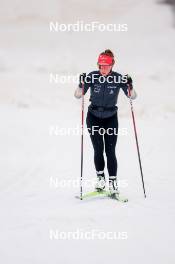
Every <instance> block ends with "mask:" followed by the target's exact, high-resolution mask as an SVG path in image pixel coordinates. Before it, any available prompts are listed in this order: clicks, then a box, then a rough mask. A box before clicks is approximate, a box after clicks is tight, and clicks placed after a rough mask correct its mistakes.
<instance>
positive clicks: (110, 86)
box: [79, 71, 128, 118]
mask: <svg viewBox="0 0 175 264" xmlns="http://www.w3.org/2000/svg"><path fill="white" fill-rule="evenodd" d="M93 76H94V79H93ZM107 77H108V78H107ZM79 87H80V88H82V84H80V85H79ZM89 88H90V102H91V104H90V105H89V107H88V110H89V111H90V112H91V113H92V114H93V115H95V116H96V117H99V118H108V117H111V116H113V115H114V114H115V113H116V112H117V106H116V104H117V99H118V95H119V91H120V89H122V90H123V92H124V93H125V95H126V96H127V95H128V86H127V82H126V81H125V82H124V81H123V79H122V75H121V74H119V73H117V72H114V71H112V72H111V73H110V74H109V75H108V76H106V77H104V76H102V75H101V74H100V72H99V71H93V72H90V73H89V74H88V77H87V78H86V80H85V84H84V94H86V92H87V91H88V89H89Z"/></svg>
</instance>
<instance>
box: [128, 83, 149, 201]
mask: <svg viewBox="0 0 175 264" xmlns="http://www.w3.org/2000/svg"><path fill="white" fill-rule="evenodd" d="M128 94H129V100H130V106H131V114H132V121H133V126H134V134H135V140H136V147H137V154H138V160H139V167H140V173H141V179H142V185H143V192H144V197H145V198H146V192H145V184H144V180H143V170H142V163H141V157H140V150H139V143H138V137H137V129H136V122H135V115H134V108H133V104H132V99H131V87H130V85H129V84H128Z"/></svg>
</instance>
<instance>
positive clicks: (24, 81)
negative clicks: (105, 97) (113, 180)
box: [0, 0, 175, 264]
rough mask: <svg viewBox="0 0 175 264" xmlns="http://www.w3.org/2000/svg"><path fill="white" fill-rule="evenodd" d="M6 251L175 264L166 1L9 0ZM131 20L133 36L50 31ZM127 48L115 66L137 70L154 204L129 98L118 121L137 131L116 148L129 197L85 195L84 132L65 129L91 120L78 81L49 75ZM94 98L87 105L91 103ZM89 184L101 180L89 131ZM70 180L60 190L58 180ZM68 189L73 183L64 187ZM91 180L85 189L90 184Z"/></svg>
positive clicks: (174, 60)
mask: <svg viewBox="0 0 175 264" xmlns="http://www.w3.org/2000/svg"><path fill="white" fill-rule="evenodd" d="M1 2H2V3H1V6H2V8H1V10H0V14H1V18H0V21H1V24H0V32H1V41H0V120H1V122H0V126H1V128H0V146H1V148H0V156H1V166H0V176H1V177H0V206H1V217H0V234H1V235H0V242H1V243H0V256H1V263H3V264H12V263H13V264H14V263H15V264H24V263H25V264H35V263H36V264H40V263H42V264H45V263H46V264H49V263H53V264H58V263H66V264H69V263H83V264H86V263H94V264H95V263H101V264H102V263H108V262H116V263H121V264H125V263H143V264H145V263H146V264H147V263H150V264H155V263H159V264H165V263H169V264H173V263H175V253H174V243H175V238H174V216H175V208H174V185H175V179H174V174H175V170H174V164H173V162H174V149H175V140H174V132H175V124H174V120H175V119H174V115H175V105H174V96H175V90H174V83H175V74H174V73H175V70H174V69H175V54H174V45H175V35H174V28H173V17H172V12H171V9H170V7H169V6H168V5H163V4H159V3H158V1H157V2H156V1H153V0H148V1H138V0H132V1H131V0H125V1H119V0H117V1H114V0H109V1H102V2H100V3H99V2H94V1H92V0H90V1H88V2H87V1H85V2H82V1H80V0H70V1H64V2H63V1H59V0H58V1H56V0H52V1H44V3H43V2H42V1H39V0H38V1H24V0H23V1H19V0H18V1H17V0H14V1H13V2H11V1H9V0H6V1H1ZM77 20H83V21H85V22H89V21H92V20H95V21H100V22H102V23H112V22H113V23H127V24H128V29H129V30H128V32H118V33H108V32H105V33H99V32H96V33H72V32H71V33H53V32H52V33H51V32H49V22H50V21H61V22H62V23H71V22H72V23H73V22H74V23H75V22H76V21H77ZM105 48H111V49H112V50H114V52H115V53H116V57H117V65H116V68H115V69H116V70H118V71H119V72H121V73H126V72H127V73H130V74H131V75H132V76H133V79H134V86H135V89H136V91H137V93H138V99H137V100H136V101H134V110H135V115H136V122H137V130H138V136H139V143H140V151H141V157H142V165H143V172H144V179H145V185H146V192H147V199H144V197H143V191H142V185H141V178H140V172H139V166H138V159H137V153H136V146H135V140H134V134H133V126H132V120H131V113H130V106H129V102H128V99H127V98H126V97H125V96H124V95H123V94H122V92H121V94H120V99H119V104H118V105H119V123H120V127H121V128H126V129H127V132H128V135H127V136H120V137H119V139H118V145H117V149H116V153H117V157H118V163H119V170H118V178H119V180H120V181H121V182H123V183H127V184H126V187H124V186H121V193H122V194H123V195H126V196H127V197H128V198H129V203H127V204H122V203H118V202H115V201H113V200H109V199H93V200H86V201H79V200H78V199H75V198H74V196H75V195H77V194H79V186H78V184H77V182H78V181H79V177H80V136H76V135H69V136H60V135H56V134H54V133H53V130H52V129H53V128H55V127H58V128H59V127H66V128H69V127H72V128H73V127H76V126H79V125H80V119H81V116H80V110H81V101H78V100H76V99H75V98H74V97H73V93H74V90H75V88H76V84H64V85H63V84H59V83H58V84H54V83H50V82H49V76H50V73H58V74H60V75H61V74H63V75H66V74H77V73H80V72H88V71H91V70H93V69H95V67H96V58H97V55H98V54H99V52H101V51H103V50H104V49H105ZM88 96H89V94H87V96H86V100H85V109H86V110H87V105H88ZM84 159H85V161H84V182H85V183H86V182H87V181H88V180H94V179H95V170H94V166H93V149H92V146H91V143H90V139H89V136H88V135H87V136H85V152H84ZM56 181H57V183H59V184H58V186H57V187H56V186H54V184H53V183H54V182H56ZM64 183H65V184H66V186H63V184H64ZM91 189H92V187H90V186H87V185H85V186H84V189H83V190H84V191H88V190H91ZM77 230H80V231H82V232H83V233H85V232H87V231H88V232H92V231H93V230H96V231H97V232H109V231H111V232H121V233H122V232H126V233H127V239H118V240H114V239H113V240H107V239H106V240H103V239H94V240H93V239H90V240H88V239H79V240H78V239H77V240H76V239H70V240H59V239H54V238H53V239H51V237H50V234H51V231H53V232H55V231H60V232H75V231H77Z"/></svg>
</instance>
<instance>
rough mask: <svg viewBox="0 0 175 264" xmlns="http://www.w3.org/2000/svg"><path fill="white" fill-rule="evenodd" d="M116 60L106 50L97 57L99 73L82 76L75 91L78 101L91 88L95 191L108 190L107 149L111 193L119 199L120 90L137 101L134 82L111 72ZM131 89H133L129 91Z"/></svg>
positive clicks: (88, 115)
mask: <svg viewBox="0 0 175 264" xmlns="http://www.w3.org/2000/svg"><path fill="white" fill-rule="evenodd" d="M114 63H115V60H114V55H113V53H112V51H110V50H105V51H104V52H102V53H101V54H100V55H99V57H98V62H97V65H98V68H99V70H98V71H93V72H90V73H89V74H88V75H87V76H86V74H85V73H83V74H81V75H80V84H79V87H78V88H77V89H76V91H75V97H76V98H81V97H82V84H83V85H84V94H86V92H87V91H88V89H89V88H90V102H91V104H90V105H89V107H88V113H87V118H86V123H87V128H88V131H89V134H90V138H91V141H92V145H93V148H94V163H95V169H96V173H97V183H96V190H97V191H101V190H104V189H105V185H106V180H105V174H104V168H105V161H104V149H105V153H106V157H107V169H108V173H109V191H110V193H111V195H118V194H119V192H118V186H117V158H116V154H115V148H116V143H117V134H118V116H117V109H118V108H117V106H116V104H117V99H118V94H119V91H120V89H122V90H123V92H124V93H125V95H126V96H127V97H131V99H135V98H136V96H137V95H136V92H135V90H134V89H133V86H132V78H131V77H129V76H128V75H124V76H122V75H121V74H119V73H117V72H115V71H113V70H112V68H113V66H114ZM128 87H130V88H128Z"/></svg>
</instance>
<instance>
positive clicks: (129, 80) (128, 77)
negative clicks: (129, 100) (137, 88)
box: [127, 74, 133, 90]
mask: <svg viewBox="0 0 175 264" xmlns="http://www.w3.org/2000/svg"><path fill="white" fill-rule="evenodd" d="M127 84H128V85H129V86H130V89H131V90H132V89H133V85H132V78H131V76H130V75H128V74H127Z"/></svg>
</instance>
